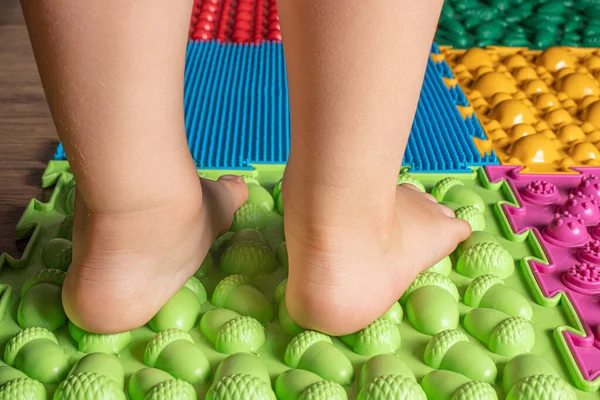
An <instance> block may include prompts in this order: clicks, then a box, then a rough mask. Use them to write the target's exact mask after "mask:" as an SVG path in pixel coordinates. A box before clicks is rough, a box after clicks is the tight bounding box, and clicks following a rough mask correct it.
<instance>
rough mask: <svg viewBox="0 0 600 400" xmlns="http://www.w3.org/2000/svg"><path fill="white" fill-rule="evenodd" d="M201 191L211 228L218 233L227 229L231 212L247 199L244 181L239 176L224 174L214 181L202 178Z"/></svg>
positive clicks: (229, 225) (230, 219)
mask: <svg viewBox="0 0 600 400" xmlns="http://www.w3.org/2000/svg"><path fill="white" fill-rule="evenodd" d="M202 191H203V198H204V200H205V201H206V203H205V204H206V207H207V211H208V212H209V216H210V218H211V220H212V221H213V228H214V229H215V230H216V231H217V232H219V233H223V232H225V231H227V230H228V229H229V228H230V227H231V223H232V221H233V214H234V213H235V212H236V211H237V210H238V209H239V208H240V207H241V206H242V204H244V203H245V202H246V200H248V186H247V185H246V182H244V179H243V178H242V177H239V176H235V175H224V176H222V177H220V178H219V179H218V180H216V181H211V180H202Z"/></svg>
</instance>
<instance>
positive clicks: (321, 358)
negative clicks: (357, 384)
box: [285, 331, 354, 385]
mask: <svg viewBox="0 0 600 400" xmlns="http://www.w3.org/2000/svg"><path fill="white" fill-rule="evenodd" d="M285 363H286V365H287V366H288V367H290V368H299V369H304V370H307V371H311V372H314V373H315V374H317V375H319V376H320V377H321V378H323V379H325V380H330V381H333V382H337V383H339V384H340V385H349V384H350V383H351V382H352V379H353V377H354V370H353V368H352V364H351V363H350V361H349V360H348V358H346V356H345V355H344V354H343V353H342V352H341V351H340V350H339V349H337V348H336V347H335V346H334V345H333V342H332V341H331V338H330V337H329V336H327V335H325V334H322V333H319V332H315V331H304V332H302V333H300V334H299V335H297V336H294V338H293V339H292V340H291V341H290V343H289V344H288V346H287V348H286V350H285Z"/></svg>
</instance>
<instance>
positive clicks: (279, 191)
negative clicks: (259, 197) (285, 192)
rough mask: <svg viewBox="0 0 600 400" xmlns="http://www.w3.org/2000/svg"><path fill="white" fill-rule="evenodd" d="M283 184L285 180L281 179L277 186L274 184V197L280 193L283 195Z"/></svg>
mask: <svg viewBox="0 0 600 400" xmlns="http://www.w3.org/2000/svg"><path fill="white" fill-rule="evenodd" d="M282 186H283V180H279V182H277V183H276V184H275V186H273V198H274V199H276V198H278V197H279V195H281V188H282Z"/></svg>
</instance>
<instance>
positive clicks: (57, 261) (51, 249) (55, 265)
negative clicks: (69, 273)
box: [42, 238, 73, 271]
mask: <svg viewBox="0 0 600 400" xmlns="http://www.w3.org/2000/svg"><path fill="white" fill-rule="evenodd" d="M72 258H73V251H72V245H71V241H70V240H67V239H62V238H54V239H50V240H48V242H46V244H45V245H44V248H43V250H42V261H43V262H44V265H45V266H46V267H48V268H51V269H59V270H61V271H66V270H67V269H68V268H69V265H71V260H72Z"/></svg>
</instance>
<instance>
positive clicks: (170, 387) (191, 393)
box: [145, 379, 198, 400]
mask: <svg viewBox="0 0 600 400" xmlns="http://www.w3.org/2000/svg"><path fill="white" fill-rule="evenodd" d="M197 398H198V394H197V393H196V389H194V387H193V386H192V385H190V384H189V383H187V382H186V381H184V380H181V379H172V380H169V381H165V382H161V383H159V384H158V385H156V386H155V387H153V388H152V390H151V391H150V392H149V393H148V395H147V396H146V399H145V400H165V399H177V400H196V399H197Z"/></svg>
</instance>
